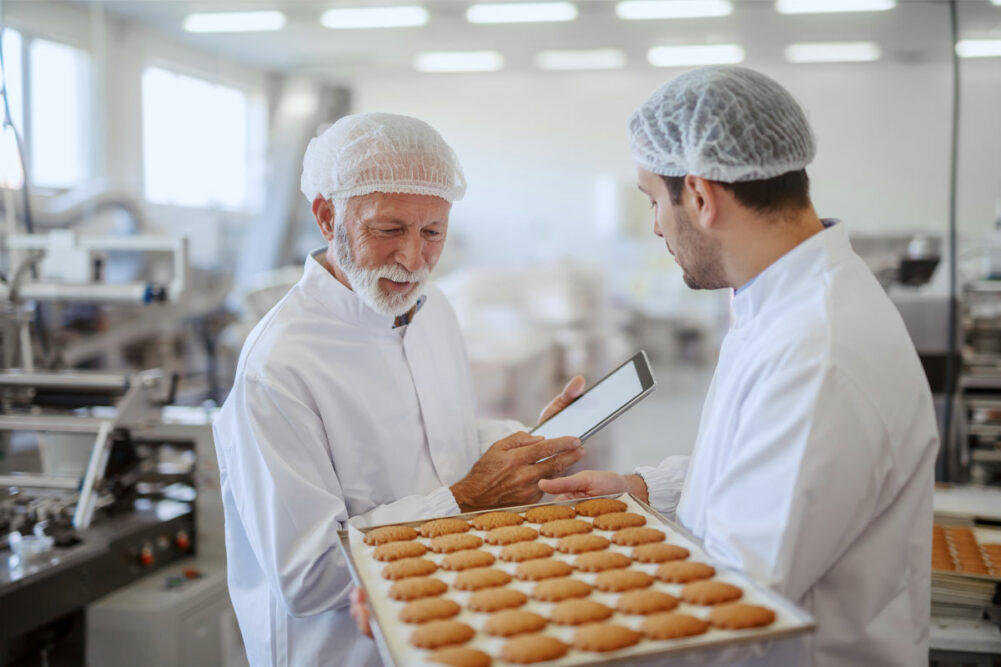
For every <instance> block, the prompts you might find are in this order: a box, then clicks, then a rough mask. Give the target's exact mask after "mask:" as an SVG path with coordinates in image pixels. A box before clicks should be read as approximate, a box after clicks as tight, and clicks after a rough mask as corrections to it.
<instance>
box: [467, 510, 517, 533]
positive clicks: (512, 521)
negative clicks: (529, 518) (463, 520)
mask: <svg viewBox="0 0 1001 667" xmlns="http://www.w3.org/2000/svg"><path fill="white" fill-rule="evenodd" d="M524 521H525V520H524V519H522V518H521V516H520V515H518V514H515V513H514V512H487V513H486V514H477V515H476V516H475V517H473V520H472V521H471V523H472V524H473V528H475V529H476V530H493V529H494V528H500V527H501V526H520V525H521V524H522V522H524Z"/></svg>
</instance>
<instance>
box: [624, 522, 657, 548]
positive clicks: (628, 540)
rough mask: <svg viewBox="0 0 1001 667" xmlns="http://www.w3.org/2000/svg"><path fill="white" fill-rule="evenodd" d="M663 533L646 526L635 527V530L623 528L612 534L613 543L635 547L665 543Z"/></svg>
mask: <svg viewBox="0 0 1001 667" xmlns="http://www.w3.org/2000/svg"><path fill="white" fill-rule="evenodd" d="M665 537H667V536H666V535H664V533H663V531H660V530H657V529H656V528H647V527H645V526H634V527H633V528H623V529H622V530H619V531H616V532H614V533H612V542H614V543H615V544H618V545H620V546H624V547H635V546H638V545H640V544H647V543H649V542H663V541H664V538H665Z"/></svg>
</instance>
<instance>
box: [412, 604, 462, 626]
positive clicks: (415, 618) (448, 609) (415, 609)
mask: <svg viewBox="0 0 1001 667" xmlns="http://www.w3.org/2000/svg"><path fill="white" fill-rule="evenodd" d="M460 611H462V607H460V606H459V605H458V604H457V603H456V602H453V601H452V600H449V599H447V598H424V599H423V600H414V601H413V602H411V603H409V604H407V606H406V607H404V608H403V609H402V610H401V611H400V620H401V621H403V622H404V623H427V622H428V621H440V620H442V619H446V618H452V617H453V616H458V615H459V612H460Z"/></svg>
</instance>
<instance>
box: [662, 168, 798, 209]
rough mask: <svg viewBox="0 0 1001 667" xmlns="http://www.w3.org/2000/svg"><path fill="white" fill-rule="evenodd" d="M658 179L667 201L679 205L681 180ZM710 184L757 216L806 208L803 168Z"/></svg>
mask: <svg viewBox="0 0 1001 667" xmlns="http://www.w3.org/2000/svg"><path fill="white" fill-rule="evenodd" d="M661 178H663V179H664V182H665V183H666V184H667V191H668V193H669V194H670V195H671V202H672V203H673V204H680V203H681V193H682V191H684V189H685V177H684V176H661ZM714 183H718V184H719V185H721V186H723V187H724V188H725V189H726V190H729V191H730V192H732V193H733V196H734V198H735V199H736V200H737V201H738V202H739V203H740V204H741V205H743V206H746V207H747V208H750V209H754V210H755V211H757V212H758V213H780V212H782V211H787V210H790V209H801V208H806V207H807V206H809V205H810V178H809V177H808V176H807V175H806V169H800V170H798V171H790V172H786V173H785V174H782V175H780V176H775V177H773V178H766V179H764V180H760V181H740V182H737V183H724V182H722V181H714Z"/></svg>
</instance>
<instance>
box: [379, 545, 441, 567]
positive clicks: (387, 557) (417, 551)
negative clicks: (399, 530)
mask: <svg viewBox="0 0 1001 667" xmlns="http://www.w3.org/2000/svg"><path fill="white" fill-rule="evenodd" d="M427 550H428V548H427V547H426V546H424V545H423V544H421V543H420V542H387V543H386V544H383V545H381V546H378V547H376V548H375V551H374V552H373V553H372V558H375V559H376V560H381V561H383V562H385V563H391V562H393V561H394V560H400V559H401V558H417V557H418V556H423V555H424V554H425V553H427Z"/></svg>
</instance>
